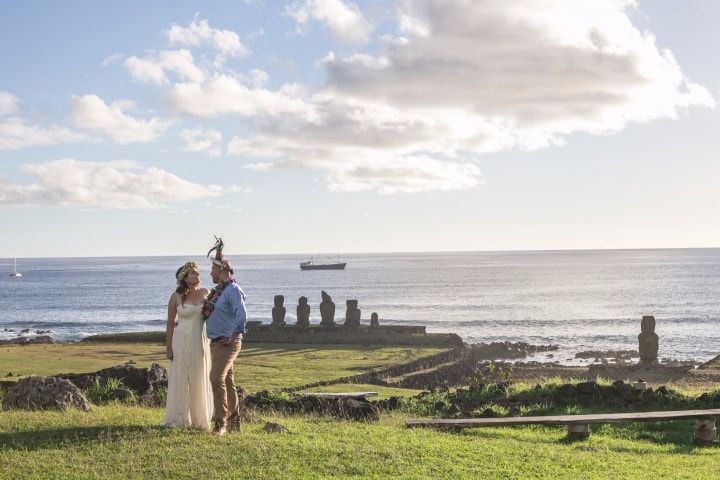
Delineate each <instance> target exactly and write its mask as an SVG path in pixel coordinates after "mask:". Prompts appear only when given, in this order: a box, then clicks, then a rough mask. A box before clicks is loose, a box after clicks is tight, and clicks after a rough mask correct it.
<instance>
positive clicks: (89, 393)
mask: <svg viewBox="0 0 720 480" xmlns="http://www.w3.org/2000/svg"><path fill="white" fill-rule="evenodd" d="M122 386H123V384H122V380H120V379H117V378H108V379H107V380H106V381H105V382H103V381H102V380H101V379H100V377H95V380H94V381H93V383H91V384H90V386H89V387H87V388H86V389H85V396H86V397H87V398H88V400H90V401H91V402H92V403H94V404H95V405H106V404H108V403H110V401H112V400H116V397H115V390H117V389H119V388H120V387H122ZM136 400H137V399H136V398H135V395H134V394H131V395H130V396H128V397H127V398H126V399H125V402H127V403H134V401H136Z"/></svg>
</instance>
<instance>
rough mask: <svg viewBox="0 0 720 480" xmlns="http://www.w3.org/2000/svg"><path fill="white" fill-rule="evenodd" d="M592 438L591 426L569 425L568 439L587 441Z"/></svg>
mask: <svg viewBox="0 0 720 480" xmlns="http://www.w3.org/2000/svg"><path fill="white" fill-rule="evenodd" d="M589 436H590V425H589V424H587V423H579V424H578V423H576V424H569V425H568V426H567V438H569V439H570V440H585V439H586V438H588V437H589Z"/></svg>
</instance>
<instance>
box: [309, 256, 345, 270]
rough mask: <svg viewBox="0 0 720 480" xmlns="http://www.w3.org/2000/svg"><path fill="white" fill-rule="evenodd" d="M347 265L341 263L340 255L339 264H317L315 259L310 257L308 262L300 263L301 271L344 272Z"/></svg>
mask: <svg viewBox="0 0 720 480" xmlns="http://www.w3.org/2000/svg"><path fill="white" fill-rule="evenodd" d="M345 265H347V263H340V255H338V261H337V263H315V257H310V260H308V261H307V262H300V270H344V269H345Z"/></svg>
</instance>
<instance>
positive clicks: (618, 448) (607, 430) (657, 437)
mask: <svg viewBox="0 0 720 480" xmlns="http://www.w3.org/2000/svg"><path fill="white" fill-rule="evenodd" d="M648 426H649V424H648V425H644V426H642V425H639V424H621V425H612V426H610V425H592V426H591V434H590V435H591V437H592V435H603V436H605V437H613V438H615V439H617V440H625V441H636V442H647V443H650V444H654V445H669V446H672V450H670V453H693V452H694V451H695V450H697V449H704V448H717V447H703V446H698V445H695V443H694V442H693V427H692V425H678V424H672V423H669V422H658V423H657V424H652V427H651V428H647V427H648ZM502 428H503V429H510V430H511V431H517V432H521V431H522V430H524V429H533V430H538V427H532V426H527V425H525V426H521V425H518V426H505V427H502ZM438 430H439V431H444V432H446V433H450V434H455V435H461V436H464V437H469V438H472V437H477V438H482V439H487V440H509V439H512V440H514V441H518V442H527V443H528V444H532V443H543V444H548V445H577V446H579V447H582V446H585V448H581V449H582V450H595V449H596V447H595V446H593V445H592V444H590V443H589V442H588V440H586V439H572V438H568V437H567V435H566V434H565V427H563V426H557V427H552V429H550V427H543V428H542V430H543V432H542V433H543V435H542V436H541V437H540V436H536V437H534V438H532V439H526V438H522V437H523V436H522V435H516V434H515V433H514V432H513V433H512V434H510V435H508V431H507V430H504V431H500V430H497V429H494V428H472V429H452V428H447V429H438ZM538 433H539V432H538ZM597 449H598V450H599V449H609V450H612V451H615V452H625V453H640V452H641V450H642V445H639V446H638V448H628V447H626V446H624V445H610V446H606V445H603V447H601V448H597ZM718 451H720V449H718Z"/></svg>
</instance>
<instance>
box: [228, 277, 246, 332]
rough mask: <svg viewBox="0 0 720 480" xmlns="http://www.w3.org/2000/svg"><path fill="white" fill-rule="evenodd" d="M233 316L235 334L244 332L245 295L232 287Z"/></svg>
mask: <svg viewBox="0 0 720 480" xmlns="http://www.w3.org/2000/svg"><path fill="white" fill-rule="evenodd" d="M233 291H234V293H235V295H233V308H232V312H233V317H234V320H235V334H238V333H245V322H247V309H246V308H245V295H243V293H242V291H241V290H240V289H239V288H237V289H233Z"/></svg>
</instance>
